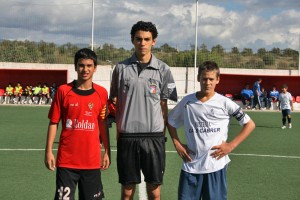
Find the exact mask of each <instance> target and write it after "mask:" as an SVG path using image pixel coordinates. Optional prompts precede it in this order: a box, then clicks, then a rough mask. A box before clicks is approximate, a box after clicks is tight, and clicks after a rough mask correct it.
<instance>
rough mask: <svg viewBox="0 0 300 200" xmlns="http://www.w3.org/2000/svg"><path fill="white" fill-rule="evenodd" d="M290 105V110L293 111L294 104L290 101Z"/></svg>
mask: <svg viewBox="0 0 300 200" xmlns="http://www.w3.org/2000/svg"><path fill="white" fill-rule="evenodd" d="M290 104H291V110H292V111H294V103H293V100H291V101H290Z"/></svg>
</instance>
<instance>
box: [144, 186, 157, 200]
mask: <svg viewBox="0 0 300 200" xmlns="http://www.w3.org/2000/svg"><path fill="white" fill-rule="evenodd" d="M147 194H148V197H149V200H159V199H160V185H152V184H148V183H147Z"/></svg>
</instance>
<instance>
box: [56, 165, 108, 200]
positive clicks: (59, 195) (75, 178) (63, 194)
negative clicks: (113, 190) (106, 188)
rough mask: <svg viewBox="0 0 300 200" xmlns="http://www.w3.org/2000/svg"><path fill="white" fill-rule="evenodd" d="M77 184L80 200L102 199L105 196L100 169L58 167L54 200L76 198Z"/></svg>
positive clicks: (72, 199)
mask: <svg viewBox="0 0 300 200" xmlns="http://www.w3.org/2000/svg"><path fill="white" fill-rule="evenodd" d="M77 184H78V194H79V200H85V199H89V200H101V199H102V198H104V193H103V186H102V182H101V172H100V169H95V170H94V169H93V170H78V169H68V168H57V171H56V192H55V198H54V200H62V199H69V200H74V199H75V190H76V186H77Z"/></svg>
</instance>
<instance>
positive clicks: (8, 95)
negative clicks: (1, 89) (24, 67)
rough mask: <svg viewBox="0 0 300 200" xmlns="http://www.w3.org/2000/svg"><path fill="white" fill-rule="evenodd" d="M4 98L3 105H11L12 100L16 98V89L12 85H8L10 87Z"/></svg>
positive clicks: (7, 88) (7, 87)
mask: <svg viewBox="0 0 300 200" xmlns="http://www.w3.org/2000/svg"><path fill="white" fill-rule="evenodd" d="M4 96H5V97H4V102H3V104H8V103H10V101H11V98H13V97H14V88H13V87H12V85H11V83H8V86H6V88H5V93H4Z"/></svg>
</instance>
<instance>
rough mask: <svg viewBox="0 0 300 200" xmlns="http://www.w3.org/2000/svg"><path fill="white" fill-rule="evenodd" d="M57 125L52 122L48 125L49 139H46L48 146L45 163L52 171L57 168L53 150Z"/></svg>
mask: <svg viewBox="0 0 300 200" xmlns="http://www.w3.org/2000/svg"><path fill="white" fill-rule="evenodd" d="M57 127H58V124H56V123H53V122H50V123H49V126H48V133H47V141H46V148H45V165H46V167H47V168H48V169H49V170H51V171H54V170H55V157H54V155H53V152H52V150H53V143H54V140H55V136H56V132H57Z"/></svg>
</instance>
